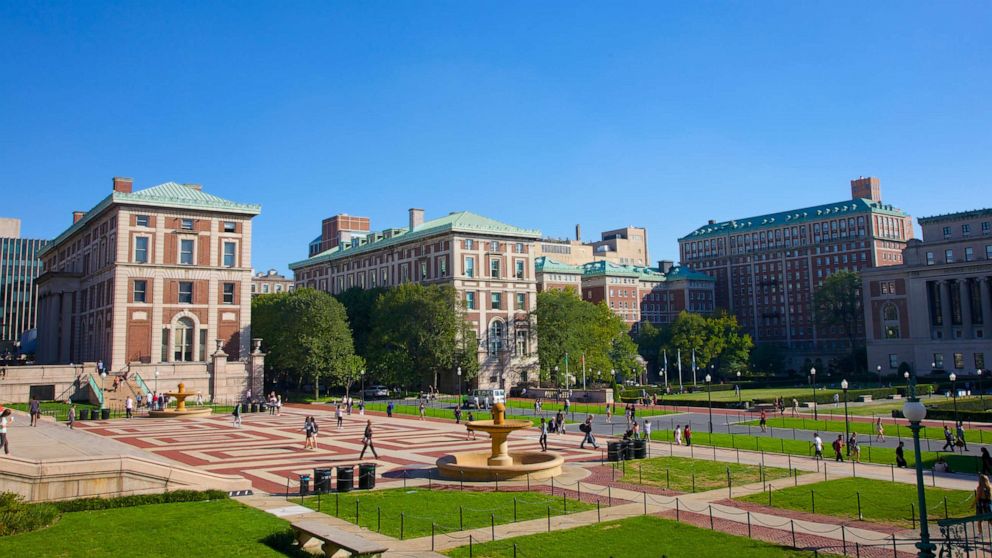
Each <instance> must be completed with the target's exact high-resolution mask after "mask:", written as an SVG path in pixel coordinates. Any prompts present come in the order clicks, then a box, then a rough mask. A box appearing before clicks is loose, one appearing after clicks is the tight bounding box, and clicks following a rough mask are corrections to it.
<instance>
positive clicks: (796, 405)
mask: <svg viewBox="0 0 992 558" xmlns="http://www.w3.org/2000/svg"><path fill="white" fill-rule="evenodd" d="M792 416H794V417H796V416H799V400H798V399H796V398H795V397H793V398H792Z"/></svg>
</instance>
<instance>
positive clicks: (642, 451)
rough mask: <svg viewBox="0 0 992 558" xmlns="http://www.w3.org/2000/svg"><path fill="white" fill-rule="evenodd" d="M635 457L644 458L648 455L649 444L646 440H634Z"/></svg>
mask: <svg viewBox="0 0 992 558" xmlns="http://www.w3.org/2000/svg"><path fill="white" fill-rule="evenodd" d="M633 448H634V459H644V458H645V457H647V456H648V444H647V442H645V441H644V440H633Z"/></svg>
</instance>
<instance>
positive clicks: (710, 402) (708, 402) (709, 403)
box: [705, 374, 713, 434]
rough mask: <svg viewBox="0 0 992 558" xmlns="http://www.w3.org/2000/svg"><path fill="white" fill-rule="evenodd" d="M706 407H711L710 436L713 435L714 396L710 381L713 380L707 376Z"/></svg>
mask: <svg viewBox="0 0 992 558" xmlns="http://www.w3.org/2000/svg"><path fill="white" fill-rule="evenodd" d="M705 379H706V406H707V407H709V411H710V434H712V433H713V396H712V395H710V380H712V379H713V378H712V377H711V376H710V375H709V374H707V375H706V378H705Z"/></svg>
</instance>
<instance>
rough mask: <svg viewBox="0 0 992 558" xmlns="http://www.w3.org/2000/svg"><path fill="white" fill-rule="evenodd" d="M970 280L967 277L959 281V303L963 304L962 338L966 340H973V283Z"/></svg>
mask: <svg viewBox="0 0 992 558" xmlns="http://www.w3.org/2000/svg"><path fill="white" fill-rule="evenodd" d="M970 281H971V280H970V279H969V278H967V277H965V278H963V279H960V280H959V281H958V301H960V303H961V330H962V337H963V338H965V339H971V338H972V337H973V334H972V324H971V283H970Z"/></svg>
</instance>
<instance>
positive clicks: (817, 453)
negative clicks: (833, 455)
mask: <svg viewBox="0 0 992 558" xmlns="http://www.w3.org/2000/svg"><path fill="white" fill-rule="evenodd" d="M813 459H823V438H821V437H820V433H819V432H814V433H813Z"/></svg>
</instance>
